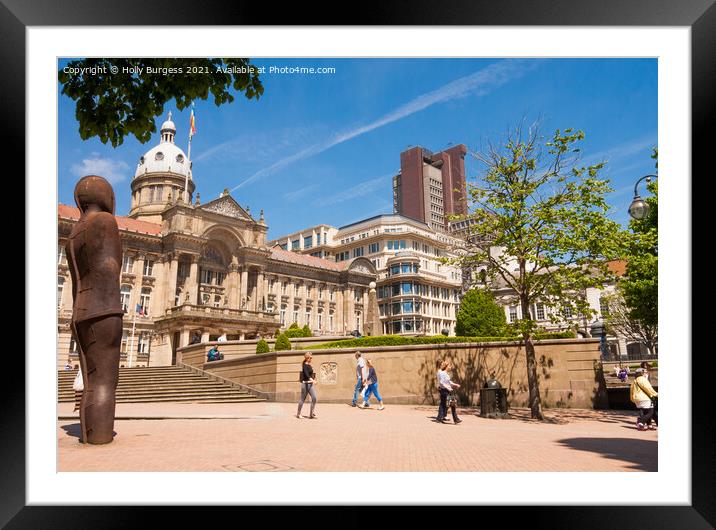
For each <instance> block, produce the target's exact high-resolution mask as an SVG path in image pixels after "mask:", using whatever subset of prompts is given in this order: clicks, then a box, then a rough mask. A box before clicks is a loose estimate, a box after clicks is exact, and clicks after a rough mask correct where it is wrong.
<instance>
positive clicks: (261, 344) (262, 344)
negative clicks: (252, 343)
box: [256, 339, 271, 353]
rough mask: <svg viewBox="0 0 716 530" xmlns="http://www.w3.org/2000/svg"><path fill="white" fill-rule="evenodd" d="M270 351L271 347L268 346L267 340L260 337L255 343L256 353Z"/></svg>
mask: <svg viewBox="0 0 716 530" xmlns="http://www.w3.org/2000/svg"><path fill="white" fill-rule="evenodd" d="M270 351H271V348H269V345H268V342H266V341H265V340H264V339H261V340H260V341H258V342H257V343H256V353H268V352H270Z"/></svg>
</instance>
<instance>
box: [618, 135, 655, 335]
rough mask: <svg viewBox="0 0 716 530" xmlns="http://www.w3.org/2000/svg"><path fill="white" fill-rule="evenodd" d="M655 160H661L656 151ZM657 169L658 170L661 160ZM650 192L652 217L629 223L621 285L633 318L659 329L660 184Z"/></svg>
mask: <svg viewBox="0 0 716 530" xmlns="http://www.w3.org/2000/svg"><path fill="white" fill-rule="evenodd" d="M651 157H652V158H653V159H654V160H657V159H658V150H657V149H656V148H654V152H653V154H652V156H651ZM656 167H657V168H658V161H657V162H656ZM646 189H647V190H648V191H649V192H650V193H651V196H649V197H646V199H645V201H646V202H647V203H648V204H649V215H648V216H647V217H646V218H645V219H632V220H631V221H630V222H629V228H630V229H631V237H629V238H628V242H629V244H628V246H627V253H626V255H625V256H624V259H626V262H627V266H626V272H625V274H624V276H623V277H622V278H621V279H620V280H619V284H618V286H619V290H620V292H621V295H622V297H623V298H624V302H625V304H626V306H627V307H628V308H629V315H628V316H629V318H630V319H631V320H634V321H639V322H641V324H642V325H643V326H646V327H647V328H653V329H655V328H656V327H657V326H658V323H659V226H658V222H659V212H658V210H659V202H658V192H659V187H658V183H657V182H656V181H653V182H649V183H647V185H646ZM654 334H655V332H654ZM647 346H648V345H647Z"/></svg>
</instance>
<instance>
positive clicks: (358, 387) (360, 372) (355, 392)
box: [351, 351, 368, 407]
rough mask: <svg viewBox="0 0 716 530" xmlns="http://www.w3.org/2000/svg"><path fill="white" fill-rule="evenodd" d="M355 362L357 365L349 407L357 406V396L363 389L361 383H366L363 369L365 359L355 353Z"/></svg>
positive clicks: (365, 374)
mask: <svg viewBox="0 0 716 530" xmlns="http://www.w3.org/2000/svg"><path fill="white" fill-rule="evenodd" d="M356 361H358V364H357V365H356V386H355V388H354V389H353V401H352V402H351V407H356V406H358V395H359V394H360V391H361V390H362V389H363V381H367V375H368V374H367V373H366V369H365V359H363V357H362V356H361V352H359V351H357V352H356Z"/></svg>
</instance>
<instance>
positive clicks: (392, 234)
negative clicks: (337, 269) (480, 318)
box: [270, 214, 462, 335]
mask: <svg viewBox="0 0 716 530" xmlns="http://www.w3.org/2000/svg"><path fill="white" fill-rule="evenodd" d="M317 235H318V236H320V237H321V239H317V237H316V236H317ZM307 241H308V242H309V244H308V245H307V244H306V242H307ZM455 243H456V241H455V239H454V238H453V237H451V236H449V235H447V234H444V233H442V232H439V231H436V230H434V229H433V228H431V227H430V226H429V225H428V224H427V223H424V222H422V221H419V220H417V219H412V218H410V217H406V216H403V215H398V214H385V215H377V216H375V217H371V218H368V219H364V220H362V221H358V222H355V223H351V224H349V225H346V226H342V227H340V228H335V227H331V226H330V225H319V226H316V227H310V228H306V229H303V230H300V231H297V232H294V233H292V234H288V235H286V236H282V237H280V238H278V239H276V240H274V241H272V242H271V243H270V244H272V245H277V246H279V247H280V248H283V249H286V251H287V252H291V253H293V254H299V255H300V254H303V255H309V256H310V255H313V254H316V255H322V256H326V257H329V258H330V259H332V260H333V261H334V262H335V263H337V264H341V263H345V262H351V261H352V260H355V259H359V258H365V259H368V260H370V262H371V263H372V265H373V266H374V267H375V269H376V270H377V271H378V280H377V303H378V310H379V317H380V322H381V326H382V330H381V331H380V332H379V333H375V334H386V335H392V334H399V335H436V334H440V333H442V332H443V330H447V332H448V333H449V334H450V335H454V334H455V317H456V314H457V309H458V306H459V301H460V293H461V287H462V279H461V271H460V269H459V268H458V267H455V266H452V265H449V264H446V263H443V261H442V260H443V259H444V258H452V257H455V255H454V253H453V251H452V250H451V249H452V248H453V247H454V246H455Z"/></svg>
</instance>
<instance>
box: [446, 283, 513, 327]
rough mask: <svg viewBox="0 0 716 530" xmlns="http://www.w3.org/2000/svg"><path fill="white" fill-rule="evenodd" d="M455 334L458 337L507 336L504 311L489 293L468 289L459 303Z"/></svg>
mask: <svg viewBox="0 0 716 530" xmlns="http://www.w3.org/2000/svg"><path fill="white" fill-rule="evenodd" d="M455 334H456V335H457V336H459V337H502V336H504V335H506V334H507V319H506V318H505V310H504V309H502V308H501V307H500V306H499V305H497V303H496V302H495V298H494V297H493V296H492V293H490V291H487V290H485V289H470V290H469V291H468V292H467V293H465V296H463V298H462V300H461V301H460V309H459V310H458V312H457V322H456V324H455Z"/></svg>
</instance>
